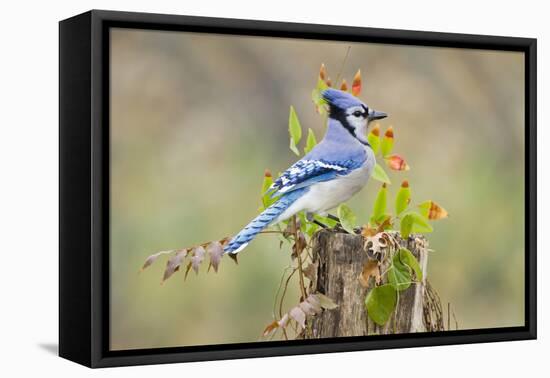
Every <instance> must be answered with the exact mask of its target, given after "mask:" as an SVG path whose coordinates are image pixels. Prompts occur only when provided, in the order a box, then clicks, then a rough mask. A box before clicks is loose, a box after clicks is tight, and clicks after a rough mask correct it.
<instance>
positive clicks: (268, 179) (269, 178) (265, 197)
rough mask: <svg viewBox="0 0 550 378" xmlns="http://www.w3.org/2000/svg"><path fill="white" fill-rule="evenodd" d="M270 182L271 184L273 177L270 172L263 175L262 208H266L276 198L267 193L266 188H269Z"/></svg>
mask: <svg viewBox="0 0 550 378" xmlns="http://www.w3.org/2000/svg"><path fill="white" fill-rule="evenodd" d="M271 184H273V177H272V176H271V174H269V175H267V174H266V175H264V181H263V183H262V206H263V209H262V210H264V209H267V208H268V207H269V206H271V205H272V204H273V202H275V201H276V199H277V198H272V197H271V193H267V190H268V189H269V187H270V186H271Z"/></svg>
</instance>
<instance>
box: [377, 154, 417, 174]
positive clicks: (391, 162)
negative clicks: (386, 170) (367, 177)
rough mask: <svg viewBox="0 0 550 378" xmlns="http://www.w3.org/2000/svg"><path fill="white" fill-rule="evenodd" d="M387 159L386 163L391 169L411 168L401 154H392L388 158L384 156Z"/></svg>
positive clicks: (405, 169)
mask: <svg viewBox="0 0 550 378" xmlns="http://www.w3.org/2000/svg"><path fill="white" fill-rule="evenodd" d="M384 160H385V161H386V164H387V165H388V167H390V169H393V170H394V171H408V170H409V169H411V167H409V165H408V164H407V162H406V161H405V159H403V158H402V157H401V156H399V155H390V156H388V157H386V158H384Z"/></svg>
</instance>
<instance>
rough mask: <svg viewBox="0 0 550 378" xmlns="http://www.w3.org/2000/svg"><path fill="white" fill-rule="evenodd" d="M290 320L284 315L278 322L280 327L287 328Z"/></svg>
mask: <svg viewBox="0 0 550 378" xmlns="http://www.w3.org/2000/svg"><path fill="white" fill-rule="evenodd" d="M288 319H289V317H288V314H284V315H283V317H282V318H281V320H279V321H278V323H279V327H286V325H287V324H288Z"/></svg>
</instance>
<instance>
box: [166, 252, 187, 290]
mask: <svg viewBox="0 0 550 378" xmlns="http://www.w3.org/2000/svg"><path fill="white" fill-rule="evenodd" d="M185 256H187V249H185V248H184V249H180V250H179V251H178V252H176V254H175V255H174V256H172V257H170V258H169V259H168V261H167V262H166V269H165V270H164V276H163V277H162V282H164V281H166V280H167V279H168V278H170V277H171V276H172V274H174V273H175V272H177V271H178V270H179V268H180V265H181V263H182V262H183V260H184V259H185Z"/></svg>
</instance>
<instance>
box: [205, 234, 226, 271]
mask: <svg viewBox="0 0 550 378" xmlns="http://www.w3.org/2000/svg"><path fill="white" fill-rule="evenodd" d="M206 250H207V252H208V254H209V255H210V265H209V266H208V269H210V266H211V267H212V268H214V271H215V272H216V273H217V272H218V266H219V265H220V261H221V259H222V257H223V247H222V245H221V243H220V242H217V241H216V242H212V243H210V244H208V246H207V247H206Z"/></svg>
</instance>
